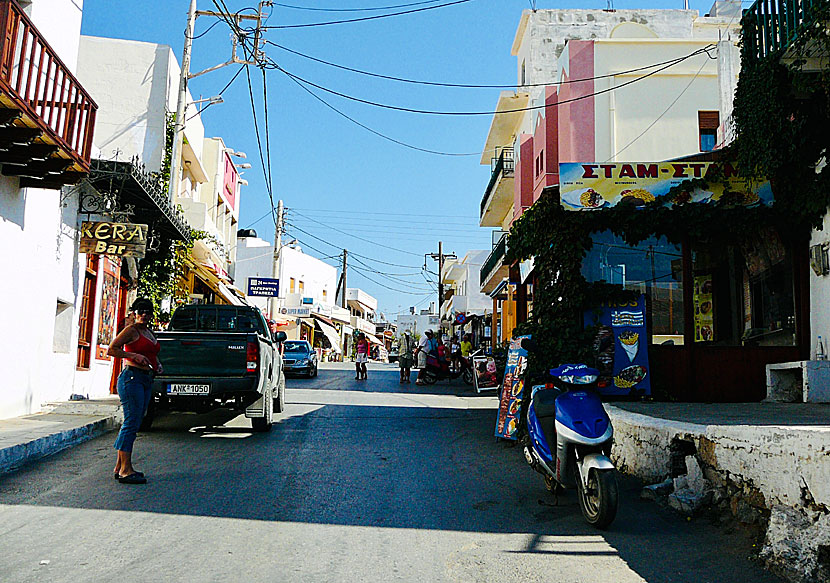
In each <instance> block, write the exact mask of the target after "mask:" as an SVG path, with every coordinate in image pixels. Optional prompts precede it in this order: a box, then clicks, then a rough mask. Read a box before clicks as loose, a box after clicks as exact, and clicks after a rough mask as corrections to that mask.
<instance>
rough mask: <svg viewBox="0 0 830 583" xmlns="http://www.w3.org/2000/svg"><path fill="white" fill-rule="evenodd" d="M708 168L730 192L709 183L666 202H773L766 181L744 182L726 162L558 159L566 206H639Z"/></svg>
mask: <svg viewBox="0 0 830 583" xmlns="http://www.w3.org/2000/svg"><path fill="white" fill-rule="evenodd" d="M712 168H718V169H720V170H722V171H723V175H724V176H725V177H726V180H727V181H728V183H729V191H730V192H728V193H724V188H723V185H721V184H717V183H713V184H711V185H710V189H709V190H703V189H698V190H696V191H694V192H692V193H685V192H684V193H678V194H677V195H674V196H673V198H672V199H671V200H669V199H666V201H665V202H666V205H667V206H673V205H681V204H686V203H690V202H693V203H710V202H718V201H719V202H722V203H725V204H726V203H729V204H732V205H734V206H746V207H752V206H758V205H762V204H763V205H767V206H769V205H772V204H773V202H774V198H773V194H772V188H771V187H770V183H769V181H758V182H752V183H751V182H748V181H747V180H746V179H745V178H742V177H739V176H738V174H737V172H736V171H735V168H734V167H733V166H732V165H731V164H729V163H727V162H639V163H638V162H629V163H621V162H617V163H606V164H597V163H585V164H582V163H566V164H560V165H559V177H560V178H559V180H560V186H559V192H560V195H561V200H562V206H563V207H564V208H565V209H567V210H594V209H600V208H608V207H612V206H616V205H618V204H630V205H632V206H643V205H644V204H647V203H649V202H653V201H654V200H656V199H658V198H660V197H661V196H665V195H667V194H668V192H669V190H671V189H672V188H674V187H675V186H677V185H678V184H680V183H682V182H685V181H687V180H695V179H700V178H705V177H706V175H707V173H708V172H709V171H710V169H712Z"/></svg>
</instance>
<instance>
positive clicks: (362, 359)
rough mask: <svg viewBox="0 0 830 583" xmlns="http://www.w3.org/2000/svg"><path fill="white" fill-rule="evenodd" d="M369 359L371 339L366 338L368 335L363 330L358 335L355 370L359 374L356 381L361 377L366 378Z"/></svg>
mask: <svg viewBox="0 0 830 583" xmlns="http://www.w3.org/2000/svg"><path fill="white" fill-rule="evenodd" d="M368 360H369V341H368V340H367V339H366V335H365V334H364V333H363V332H361V333H360V334H359V335H358V336H357V358H356V359H355V362H354V366H355V372H356V373H357V375H356V376H355V377H354V379H355V380H356V381H359V380H360V379H364V380H365V379H366V378H367V377H366V362H367V361H368Z"/></svg>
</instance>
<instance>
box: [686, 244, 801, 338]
mask: <svg viewBox="0 0 830 583" xmlns="http://www.w3.org/2000/svg"><path fill="white" fill-rule="evenodd" d="M692 269H693V276H694V295H693V298H694V306H693V308H694V340H695V342H709V343H713V344H715V345H724V346H741V345H743V346H794V345H795V338H796V336H795V301H794V293H793V269H792V259H791V257H790V255H789V253H787V251H786V248H785V247H784V245H783V243H782V242H781V239H780V237H779V236H778V234H777V233H776V232H775V231H774V230H772V229H763V230H761V231H759V233H758V234H757V235H756V236H755V237H753V238H752V239H751V240H748V241H745V242H744V243H743V244H741V245H738V246H728V247H723V246H716V245H706V244H696V245H693V246H692Z"/></svg>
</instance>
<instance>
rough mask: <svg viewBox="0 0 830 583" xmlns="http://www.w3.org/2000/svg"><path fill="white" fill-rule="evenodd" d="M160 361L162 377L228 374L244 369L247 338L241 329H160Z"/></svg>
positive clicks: (252, 336) (250, 336) (254, 338)
mask: <svg viewBox="0 0 830 583" xmlns="http://www.w3.org/2000/svg"><path fill="white" fill-rule="evenodd" d="M158 339H159V342H160V343H161V352H160V353H159V360H161V362H162V364H163V365H164V375H163V376H164V377H201V378H204V377H228V376H242V375H244V374H245V372H246V366H247V347H248V341H249V340H250V341H251V342H255V343H256V342H257V336H256V334H248V333H244V332H242V333H240V332H161V333H159V334H158Z"/></svg>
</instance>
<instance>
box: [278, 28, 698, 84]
mask: <svg viewBox="0 0 830 583" xmlns="http://www.w3.org/2000/svg"><path fill="white" fill-rule="evenodd" d="M265 42H266V43H267V44H269V45H272V46H274V47H277V48H278V49H282V50H283V51H286V52H288V53H291V54H293V55H297V56H299V57H303V58H304V59H308V60H310V61H314V62H316V63H321V64H323V65H327V66H329V67H334V68H336V69H341V70H343V71H349V72H351V73H357V74H359V75H366V76H368V77H376V78H378V79H387V80H389V81H398V82H400V83H411V84H415V85H429V86H433V87H454V88H459V89H512V88H514V87H548V86H550V85H568V84H572V83H585V82H587V81H597V80H599V79H608V78H610V77H618V76H620V75H629V74H631V73H638V72H640V71H645V70H646V69H653V68H654V67H660V66H662V65H667V64H669V63H675V62H676V61H678V62H679V61H680V60H681V59H683V58H684V57H677V58H674V59H669V60H668V61H662V62H660V63H652V64H650V65H644V66H642V67H635V68H634V69H627V70H625V71H617V72H616V73H608V74H605V75H597V76H595V77H584V78H581V79H565V80H563V81H548V82H547V83H523V84H521V85H516V84H515V83H509V84H503V85H476V84H472V83H441V82H437V81H423V80H418V79H407V78H406V77H395V76H393V75H383V74H381V73H373V72H371V71H365V70H362V69H355V68H353V67H347V66H345V65H339V64H337V63H332V62H331V61H326V60H324V59H320V58H317V57H312V56H311V55H307V54H305V53H301V52H300V51H296V50H294V49H290V48H288V47H285V46H283V45H281V44H277V43H275V42H273V41H270V40H266V41H265Z"/></svg>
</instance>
